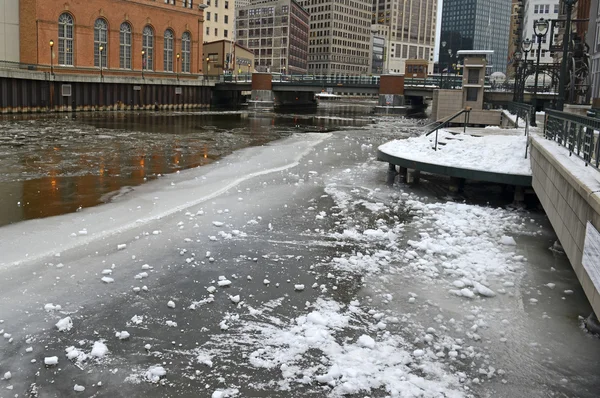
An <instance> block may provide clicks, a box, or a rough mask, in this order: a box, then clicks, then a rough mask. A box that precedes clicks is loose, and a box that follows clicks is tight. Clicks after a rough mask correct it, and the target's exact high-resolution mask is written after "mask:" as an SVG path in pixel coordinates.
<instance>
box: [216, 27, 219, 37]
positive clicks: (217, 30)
mask: <svg viewBox="0 0 600 398" xmlns="http://www.w3.org/2000/svg"><path fill="white" fill-rule="evenodd" d="M215 36H219V29H217V28H215Z"/></svg>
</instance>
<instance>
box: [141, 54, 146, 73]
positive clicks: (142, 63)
mask: <svg viewBox="0 0 600 398" xmlns="http://www.w3.org/2000/svg"><path fill="white" fill-rule="evenodd" d="M145 55H146V51H144V50H142V79H143V78H144V56H145Z"/></svg>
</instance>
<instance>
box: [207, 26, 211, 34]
mask: <svg viewBox="0 0 600 398" xmlns="http://www.w3.org/2000/svg"><path fill="white" fill-rule="evenodd" d="M206 36H210V28H209V27H208V26H207V27H206Z"/></svg>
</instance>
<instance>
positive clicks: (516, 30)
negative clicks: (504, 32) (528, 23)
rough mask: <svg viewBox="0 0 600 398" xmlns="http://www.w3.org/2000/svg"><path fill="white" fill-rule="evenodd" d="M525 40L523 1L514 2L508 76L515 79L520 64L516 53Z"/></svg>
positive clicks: (516, 0) (509, 38) (509, 35)
mask: <svg viewBox="0 0 600 398" xmlns="http://www.w3.org/2000/svg"><path fill="white" fill-rule="evenodd" d="M522 38H523V0H512V4H511V12H510V31H509V34H508V63H507V68H506V76H508V77H509V78H514V76H515V74H516V72H517V71H516V69H515V68H516V67H517V66H518V65H519V62H518V61H517V60H516V59H515V52H516V51H517V50H518V51H521V40H522Z"/></svg>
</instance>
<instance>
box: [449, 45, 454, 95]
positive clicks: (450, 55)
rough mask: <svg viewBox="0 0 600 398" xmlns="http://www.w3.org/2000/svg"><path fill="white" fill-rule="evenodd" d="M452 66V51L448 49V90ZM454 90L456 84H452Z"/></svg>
mask: <svg viewBox="0 0 600 398" xmlns="http://www.w3.org/2000/svg"><path fill="white" fill-rule="evenodd" d="M451 66H452V49H451V48H449V49H448V88H450V79H451V77H450V67H451ZM452 88H454V82H453V83H452Z"/></svg>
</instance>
